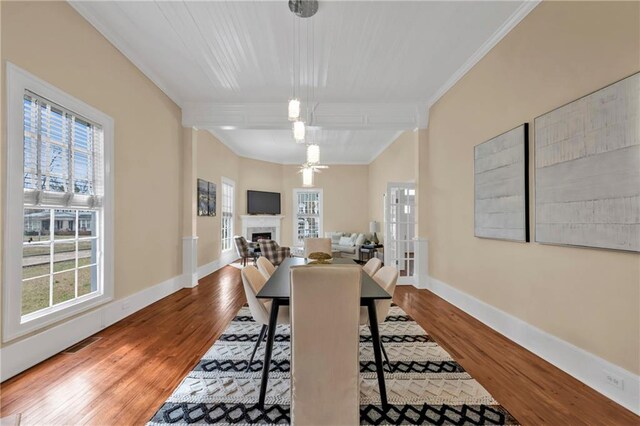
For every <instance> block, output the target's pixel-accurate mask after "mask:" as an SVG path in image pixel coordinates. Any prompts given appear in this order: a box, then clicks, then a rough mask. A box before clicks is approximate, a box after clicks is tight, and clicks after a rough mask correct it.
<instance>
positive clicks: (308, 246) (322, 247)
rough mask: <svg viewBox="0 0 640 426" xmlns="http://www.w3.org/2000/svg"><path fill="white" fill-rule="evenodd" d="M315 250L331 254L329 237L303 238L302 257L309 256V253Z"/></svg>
mask: <svg viewBox="0 0 640 426" xmlns="http://www.w3.org/2000/svg"><path fill="white" fill-rule="evenodd" d="M315 252H321V253H327V254H328V255H331V238H305V239H304V257H309V255H310V254H311V253H315Z"/></svg>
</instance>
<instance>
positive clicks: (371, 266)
mask: <svg viewBox="0 0 640 426" xmlns="http://www.w3.org/2000/svg"><path fill="white" fill-rule="evenodd" d="M381 266H382V261H381V260H380V259H378V258H377V257H372V258H371V259H369V261H368V262H367V263H365V264H364V266H363V267H362V270H363V271H364V272H366V273H367V275H369V276H370V277H373V276H374V275H375V274H376V272H378V269H380V267H381Z"/></svg>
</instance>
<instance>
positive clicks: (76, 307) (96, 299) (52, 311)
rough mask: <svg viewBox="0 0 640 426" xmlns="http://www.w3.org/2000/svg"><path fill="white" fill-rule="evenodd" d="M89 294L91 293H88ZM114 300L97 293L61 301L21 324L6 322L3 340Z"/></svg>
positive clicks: (35, 330) (33, 330)
mask: <svg viewBox="0 0 640 426" xmlns="http://www.w3.org/2000/svg"><path fill="white" fill-rule="evenodd" d="M87 296H89V295H87ZM111 300H113V297H112V296H109V295H105V294H96V295H92V296H90V297H85V298H78V299H75V300H73V301H69V302H65V303H61V304H59V305H57V306H54V307H51V308H47V309H46V310H45V309H43V310H42V311H38V312H33V313H31V314H27V315H25V316H23V317H21V318H20V323H19V324H11V323H9V322H7V323H6V324H5V327H4V330H3V334H2V342H3V343H6V342H10V341H11V340H14V339H16V338H18V337H22V336H24V335H27V334H30V333H34V332H37V331H38V330H40V329H42V328H45V327H47V326H50V325H52V324H55V323H57V322H60V321H63V320H65V319H68V318H70V317H73V316H76V315H79V314H81V313H84V312H86V311H89V310H91V309H93V308H96V307H98V306H101V305H103V304H105V303H108V302H110V301H111Z"/></svg>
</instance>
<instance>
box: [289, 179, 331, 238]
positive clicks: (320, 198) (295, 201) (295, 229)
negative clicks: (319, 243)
mask: <svg viewBox="0 0 640 426" xmlns="http://www.w3.org/2000/svg"><path fill="white" fill-rule="evenodd" d="M301 192H318V193H319V195H318V201H319V203H320V214H319V216H320V218H319V220H318V238H322V237H323V235H324V231H323V222H324V200H323V197H324V196H323V191H322V188H293V202H292V206H291V207H292V210H291V213H292V215H291V216H293V222H292V225H293V228H292V240H293V246H294V247H302V245H303V244H304V242H300V241H298V194H299V193H301Z"/></svg>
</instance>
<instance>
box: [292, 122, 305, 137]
mask: <svg viewBox="0 0 640 426" xmlns="http://www.w3.org/2000/svg"><path fill="white" fill-rule="evenodd" d="M305 133H306V131H305V127H304V121H300V120H298V121H294V122H293V138H294V139H295V140H296V142H297V143H304V137H305Z"/></svg>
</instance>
